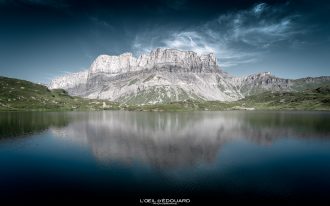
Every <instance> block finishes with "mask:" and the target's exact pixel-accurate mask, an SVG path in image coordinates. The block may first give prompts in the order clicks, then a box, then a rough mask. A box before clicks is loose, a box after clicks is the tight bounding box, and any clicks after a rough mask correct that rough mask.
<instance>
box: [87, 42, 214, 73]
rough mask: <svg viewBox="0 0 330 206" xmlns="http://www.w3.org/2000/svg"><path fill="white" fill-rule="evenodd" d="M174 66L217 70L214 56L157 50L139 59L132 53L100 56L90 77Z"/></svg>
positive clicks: (93, 64)
mask: <svg viewBox="0 0 330 206" xmlns="http://www.w3.org/2000/svg"><path fill="white" fill-rule="evenodd" d="M163 65H172V66H179V67H182V68H186V69H192V68H199V69H201V70H212V69H216V67H217V63H216V58H215V55H214V54H208V55H202V56H198V55H197V54H196V53H195V52H191V51H180V50H176V49H162V48H159V49H156V50H154V51H151V52H150V53H149V54H142V55H141V56H140V57H139V58H135V57H133V55H132V54H131V53H124V54H121V55H119V56H109V55H100V56H98V57H97V58H96V59H95V61H94V62H93V63H92V65H91V68H90V71H89V75H90V76H92V75H94V74H98V73H104V74H108V75H114V74H120V73H126V72H132V71H140V70H144V69H152V68H153V67H157V66H163Z"/></svg>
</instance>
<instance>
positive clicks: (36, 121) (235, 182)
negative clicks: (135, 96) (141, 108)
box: [0, 111, 330, 205]
mask: <svg viewBox="0 0 330 206" xmlns="http://www.w3.org/2000/svg"><path fill="white" fill-rule="evenodd" d="M0 165H1V166H0V198H1V200H2V201H10V202H25V203H26V202H31V201H33V202H35V201H37V202H44V203H49V202H53V201H56V202H64V203H65V202H67V201H70V202H86V201H90V202H93V203H97V202H101V201H102V202H104V201H106V204H105V205H110V203H113V202H117V203H118V202H119V203H122V204H124V203H129V204H140V205H143V204H144V205H151V204H149V203H145V202H144V203H140V201H141V200H142V201H144V200H145V199H154V200H155V201H156V200H157V199H159V198H169V199H170V198H175V199H179V198H185V199H189V200H190V203H189V204H195V203H201V204H203V203H207V202H211V201H212V202H216V203H218V205H221V204H222V205H224V204H223V203H227V204H228V203H241V202H244V203H250V202H253V203H262V204H266V205H267V204H278V203H280V204H284V203H287V204H294V203H298V202H299V203H307V202H308V203H311V204H314V205H315V204H325V205H326V204H327V203H330V202H329V201H330V196H329V193H330V113H326V112H323V113H322V112H255V111H250V112H243V111H231V112H193V113H188V112H180V113H156V112H126V111H109V112H62V113H61V112H59V113H43V112H14V113H0ZM189 204H184V203H182V204H180V205H189ZM227 204H226V205H227Z"/></svg>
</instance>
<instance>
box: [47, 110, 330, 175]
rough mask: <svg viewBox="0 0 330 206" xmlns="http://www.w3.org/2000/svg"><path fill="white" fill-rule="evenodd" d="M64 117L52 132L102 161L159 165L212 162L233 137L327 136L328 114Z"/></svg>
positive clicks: (267, 141)
mask: <svg viewBox="0 0 330 206" xmlns="http://www.w3.org/2000/svg"><path fill="white" fill-rule="evenodd" d="M307 114H308V118H305V116H306V115H307ZM68 119H70V121H69V123H68V124H67V125H66V126H64V127H51V132H52V134H53V135H55V136H57V137H61V138H64V139H67V140H70V141H72V142H76V143H79V144H86V145H88V146H89V147H90V149H91V150H92V152H93V155H94V156H95V157H96V158H97V159H98V160H99V161H100V162H101V163H104V164H107V163H111V162H120V163H127V164H129V163H131V162H136V161H137V162H140V163H143V164H146V165H148V166H151V167H153V168H158V169H164V168H167V169H169V168H189V167H195V166H197V165H200V164H212V162H214V161H216V159H217V155H218V154H219V151H220V150H221V147H222V146H223V145H224V144H226V143H227V142H230V141H235V140H238V139H240V140H242V139H243V140H245V139H246V140H248V141H250V142H253V143H257V144H272V143H273V142H274V141H276V140H277V139H279V138H329V137H330V129H329V128H328V125H327V122H329V119H330V115H329V114H328V113H317V112H315V113H310V112H309V113H306V112H278V113H276V112H241V111H237V112H194V113H184V112H182V113H153V112H124V111H114V112H91V113H69V114H68ZM238 152H239V151H238ZM220 155H221V154H220Z"/></svg>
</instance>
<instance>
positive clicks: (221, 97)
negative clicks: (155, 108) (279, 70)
mask: <svg viewBox="0 0 330 206" xmlns="http://www.w3.org/2000/svg"><path fill="white" fill-rule="evenodd" d="M329 82H330V77H319V78H304V79H298V80H290V79H282V78H278V77H275V76H273V75H272V74H271V73H270V72H263V73H259V74H253V75H249V76H246V77H233V76H231V75H229V74H227V73H225V72H223V71H222V70H221V69H220V68H219V66H218V65H217V60H216V57H215V55H214V54H212V53H211V54H206V55H198V54H197V53H195V52H192V51H180V50H176V49H164V48H158V49H156V50H154V51H151V52H150V53H148V54H142V55H141V56H139V57H138V58H135V57H134V56H133V55H132V54H131V53H124V54H121V55H119V56H109V55H100V56H98V57H97V58H96V59H95V60H94V62H93V63H92V65H91V66H90V69H89V70H88V71H83V72H78V73H72V74H68V75H65V76H63V77H59V78H57V79H55V80H53V81H52V82H51V83H50V85H49V88H50V89H54V88H62V89H65V90H67V91H68V92H69V94H70V95H76V96H82V97H86V98H97V99H108V100H112V101H118V102H122V103H132V104H145V103H148V104H149V103H165V102H171V101H182V100H187V99H193V100H218V101H235V100H238V99H240V98H244V97H245V96H249V95H254V94H258V93H262V92H265V91H302V90H304V89H306V87H308V88H315V87H316V86H319V85H322V84H325V83H326V84H328V83H329Z"/></svg>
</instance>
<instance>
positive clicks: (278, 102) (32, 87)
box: [0, 77, 330, 112]
mask: <svg viewBox="0 0 330 206" xmlns="http://www.w3.org/2000/svg"><path fill="white" fill-rule="evenodd" d="M99 110H127V111H228V110H286V111H291V110H304V111H330V85H326V86H323V87H319V88H316V89H310V90H305V91H303V92H273V93H272V92H264V93H261V94H258V95H253V96H248V97H246V98H244V99H240V100H238V101H235V102H220V101H194V100H184V101H180V102H169V103H163V104H135V105H133V104H121V103H117V102H112V101H108V100H100V99H85V98H81V97H75V96H70V95H69V94H68V93H67V92H66V91H65V90H63V89H54V90H49V89H48V88H47V87H46V86H44V85H40V84H35V83H32V82H29V81H25V80H19V79H12V78H7V77H0V112H4V111H99Z"/></svg>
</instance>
